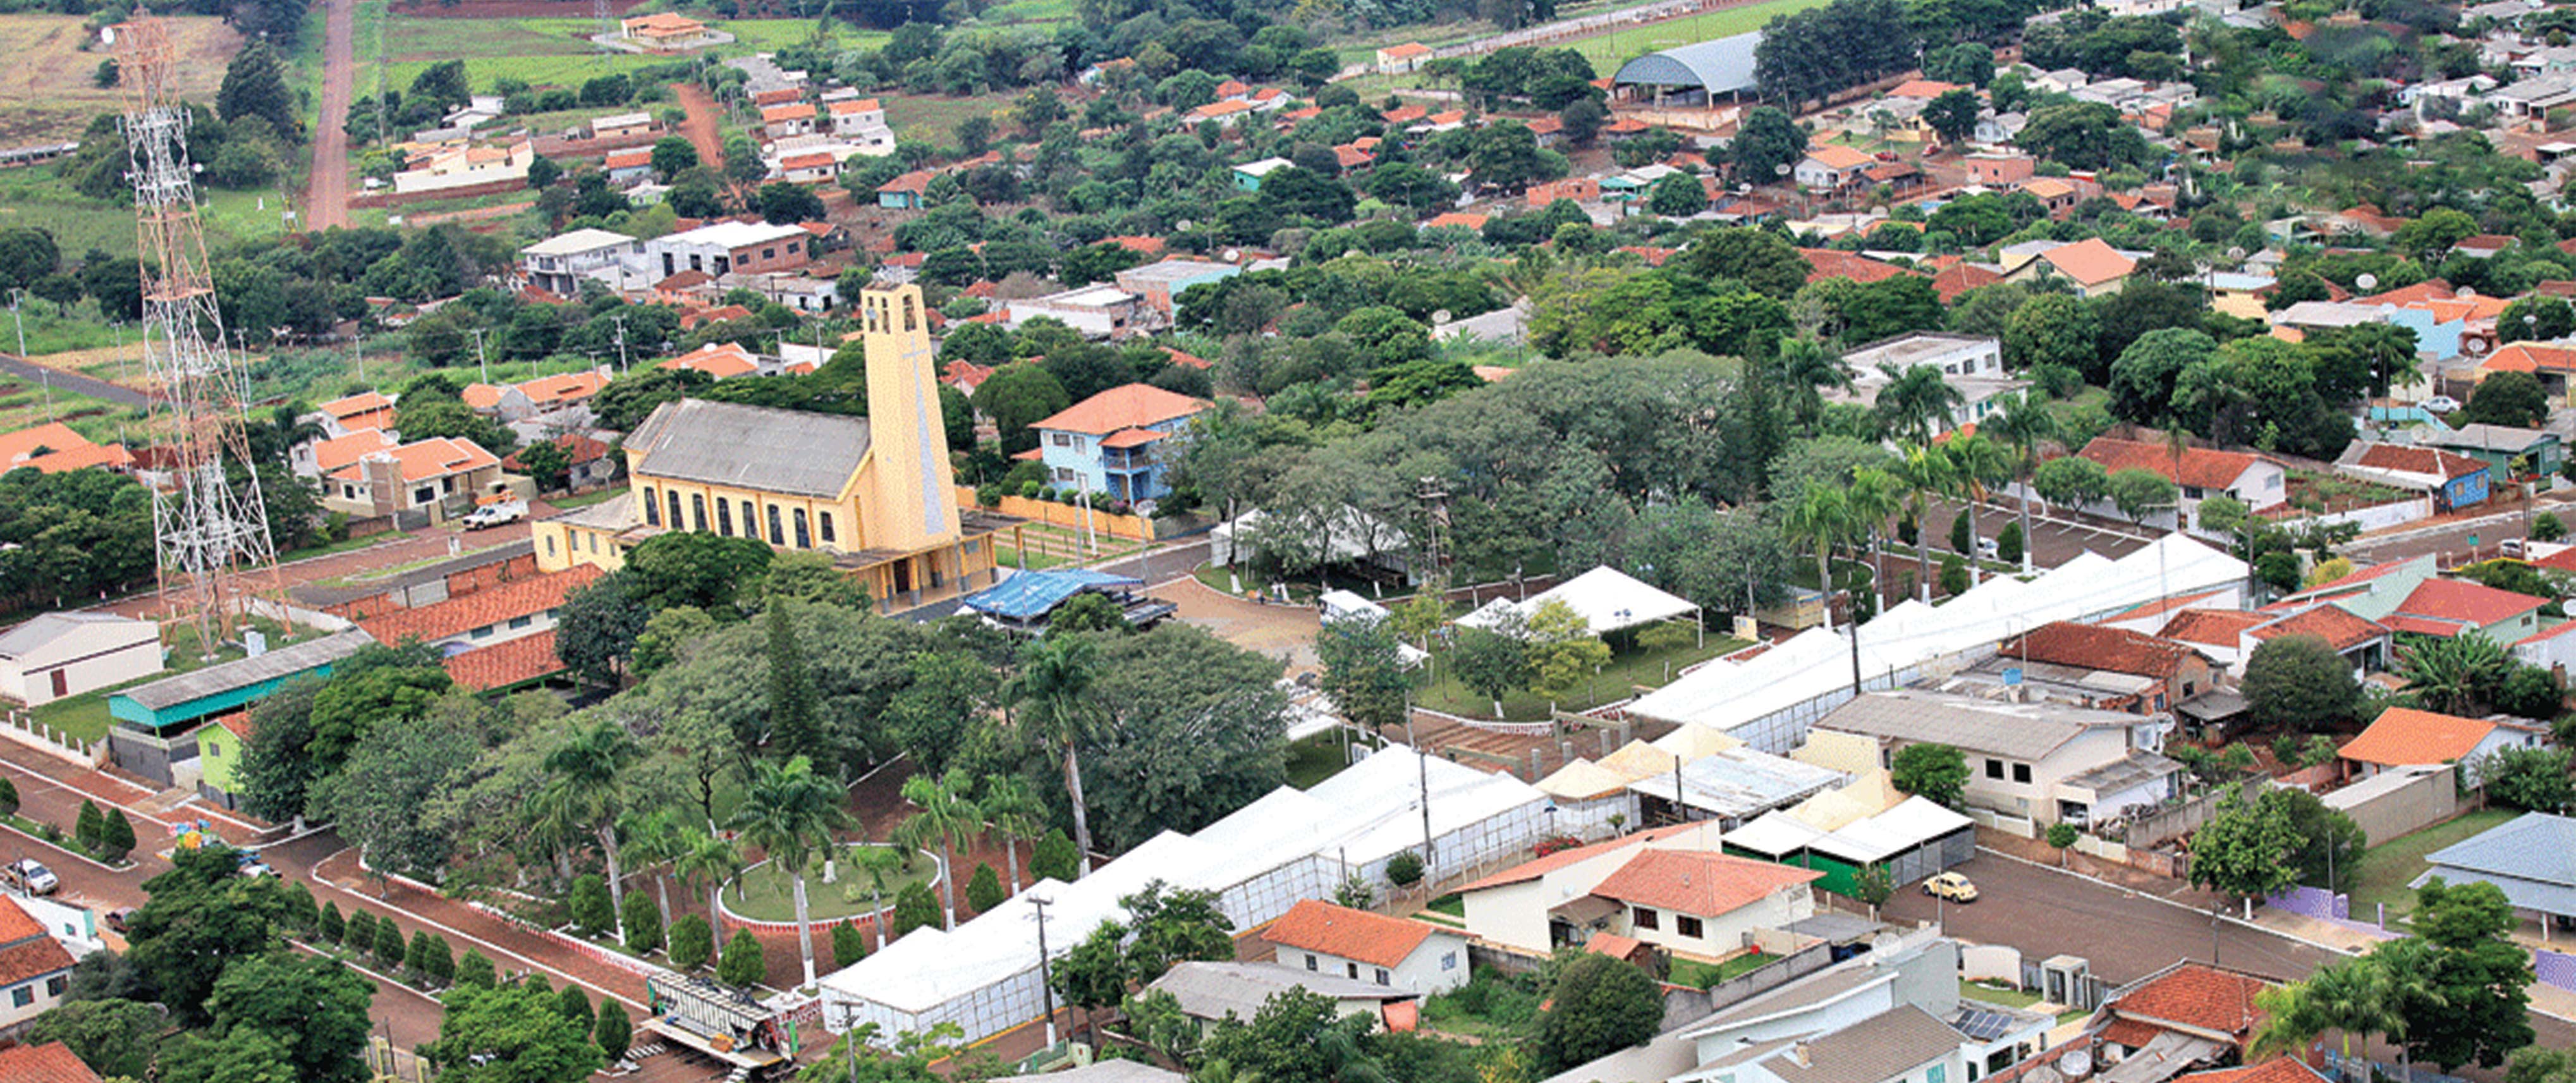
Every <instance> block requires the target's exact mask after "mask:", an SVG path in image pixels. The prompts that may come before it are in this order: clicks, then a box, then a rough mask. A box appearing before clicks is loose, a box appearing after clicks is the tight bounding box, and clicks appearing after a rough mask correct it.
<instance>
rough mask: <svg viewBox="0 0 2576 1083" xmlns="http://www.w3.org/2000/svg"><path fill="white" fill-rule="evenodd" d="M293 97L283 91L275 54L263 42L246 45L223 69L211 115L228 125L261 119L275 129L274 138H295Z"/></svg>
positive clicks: (282, 68)
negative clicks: (213, 114) (246, 119)
mask: <svg viewBox="0 0 2576 1083" xmlns="http://www.w3.org/2000/svg"><path fill="white" fill-rule="evenodd" d="M295 111H296V110H295V95H294V94H293V93H291V92H289V91H288V90H287V89H286V70H285V66H284V65H282V64H280V63H278V60H277V52H276V50H273V49H271V48H269V47H268V43H267V42H264V41H254V42H251V43H250V48H247V49H244V50H242V51H241V53H240V54H239V55H236V56H234V57H233V62H232V63H231V64H230V65H228V66H226V67H225V68H224V82H223V85H222V86H220V87H218V88H217V89H216V91H215V112H216V113H218V114H220V115H221V116H222V117H223V118H224V122H225V123H227V124H229V123H231V122H233V121H236V120H240V119H241V118H243V117H263V118H266V119H267V121H268V122H269V123H270V124H274V125H276V126H277V134H279V135H282V136H285V137H286V138H288V139H293V138H295V137H296V133H297V131H298V130H299V126H298V125H297V124H296V121H295Z"/></svg>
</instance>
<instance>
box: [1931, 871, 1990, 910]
mask: <svg viewBox="0 0 2576 1083" xmlns="http://www.w3.org/2000/svg"><path fill="white" fill-rule="evenodd" d="M1923 893H1924V894H1926V895H1934V896H1938V897H1940V898H1944V899H1948V900H1950V901H1951V902H1960V903H1969V902H1975V901H1977V885H1975V884H1972V883H1969V882H1968V878H1967V877H1965V876H1961V875H1959V874H1958V873H1955V872H1945V873H1942V874H1940V875H1938V876H1934V877H1933V878H1931V879H1929V880H1925V881H1923Z"/></svg>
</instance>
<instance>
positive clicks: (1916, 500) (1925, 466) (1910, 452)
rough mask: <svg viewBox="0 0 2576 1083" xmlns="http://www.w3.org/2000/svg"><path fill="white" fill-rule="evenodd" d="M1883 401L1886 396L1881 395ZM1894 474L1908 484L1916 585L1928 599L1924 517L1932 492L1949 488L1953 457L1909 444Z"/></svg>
mask: <svg viewBox="0 0 2576 1083" xmlns="http://www.w3.org/2000/svg"><path fill="white" fill-rule="evenodd" d="M1881 401H1885V400H1884V399H1883V398H1882V399H1881ZM1895 474H1896V479H1897V480H1898V481H1900V482H1902V483H1904V485H1905V491H1906V496H1905V506H1906V510H1907V512H1908V514H1911V515H1912V516H1913V517H1914V563H1915V569H1916V578H1915V587H1916V589H1918V590H1920V591H1921V592H1922V595H1921V596H1922V599H1923V601H1924V602H1926V603H1929V602H1931V600H1932V524H1930V523H1928V522H1926V521H1924V517H1925V516H1926V515H1927V514H1929V513H1930V511H1931V497H1932V494H1934V493H1940V492H1947V491H1949V489H1950V459H1949V457H1948V456H1945V455H1943V454H1941V453H1940V452H1938V451H1934V450H1932V449H1930V448H1927V447H1922V446H1919V445H1918V446H1915V447H1910V448H1907V449H1905V457H1904V458H1902V459H1899V460H1897V463H1896V471H1895Z"/></svg>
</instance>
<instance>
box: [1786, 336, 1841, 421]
mask: <svg viewBox="0 0 2576 1083" xmlns="http://www.w3.org/2000/svg"><path fill="white" fill-rule="evenodd" d="M1779 365H1780V379H1781V382H1782V383H1784V384H1786V385H1787V387H1788V388H1789V394H1790V395H1791V396H1793V398H1792V401H1793V402H1794V403H1795V406H1796V413H1797V416H1798V421H1799V422H1800V423H1801V424H1803V425H1805V426H1807V427H1808V428H1811V429H1812V428H1814V427H1815V425H1816V422H1817V419H1819V418H1821V417H1823V416H1824V412H1825V396H1824V390H1825V389H1826V388H1828V387H1840V388H1846V389H1847V388H1849V387H1851V385H1852V371H1851V366H1849V365H1846V364H1843V359H1842V358H1840V357H1837V356H1835V355H1834V353H1833V351H1830V350H1827V349H1825V346H1824V344H1823V343H1821V342H1818V341H1816V340H1814V339H1811V338H1789V337H1786V336H1784V337H1782V338H1781V340H1780V360H1779Z"/></svg>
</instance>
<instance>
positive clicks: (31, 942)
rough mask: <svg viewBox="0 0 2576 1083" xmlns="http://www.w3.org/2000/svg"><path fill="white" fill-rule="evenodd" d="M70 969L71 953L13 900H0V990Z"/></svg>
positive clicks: (5, 897) (0, 898) (3, 898)
mask: <svg viewBox="0 0 2576 1083" xmlns="http://www.w3.org/2000/svg"><path fill="white" fill-rule="evenodd" d="M71 968H72V953H71V952H69V951H67V950H65V949H64V948H63V946H62V944H60V943H59V942H57V941H55V940H54V938H53V936H52V935H51V934H48V933H47V932H46V931H45V925H44V923H43V922H40V921H37V920H36V917H35V915H33V914H30V913H28V912H27V911H26V908H24V907H22V906H19V905H18V902H17V900H15V899H10V898H8V897H7V896H0V988H7V987H9V986H12V985H16V984H18V983H20V982H23V981H28V980H31V979H34V978H41V977H43V976H45V975H47V974H59V973H61V972H63V971H66V970H70V969H71Z"/></svg>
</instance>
